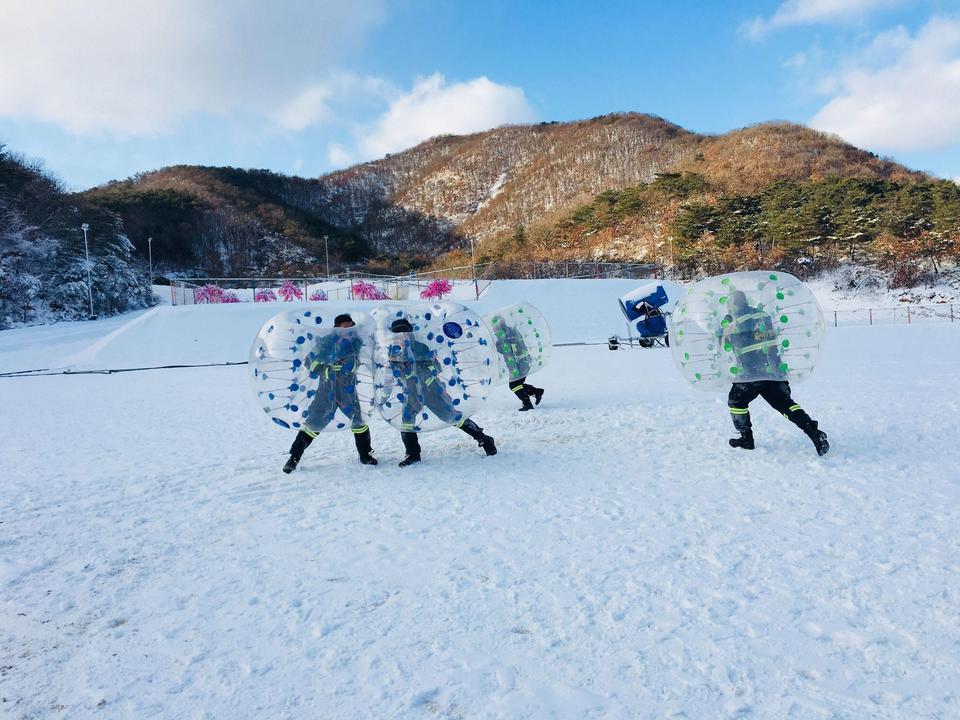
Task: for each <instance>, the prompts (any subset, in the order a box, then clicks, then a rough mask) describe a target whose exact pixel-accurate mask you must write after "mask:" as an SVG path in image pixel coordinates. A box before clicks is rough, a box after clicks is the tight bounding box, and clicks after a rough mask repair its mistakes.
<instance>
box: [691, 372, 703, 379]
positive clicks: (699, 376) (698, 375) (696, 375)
mask: <svg viewBox="0 0 960 720" xmlns="http://www.w3.org/2000/svg"><path fill="white" fill-rule="evenodd" d="M693 376H694V377H695V378H696V379H697V380H699V379H700V378H701V377H703V376H702V375H700V373H694V374H693Z"/></svg>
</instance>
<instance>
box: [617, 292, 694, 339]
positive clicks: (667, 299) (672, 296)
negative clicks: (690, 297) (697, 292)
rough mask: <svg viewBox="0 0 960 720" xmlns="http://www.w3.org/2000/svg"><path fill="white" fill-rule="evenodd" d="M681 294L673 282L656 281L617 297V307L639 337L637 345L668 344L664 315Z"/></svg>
mask: <svg viewBox="0 0 960 720" xmlns="http://www.w3.org/2000/svg"><path fill="white" fill-rule="evenodd" d="M682 293H683V288H681V287H680V286H679V285H677V284H676V283H672V282H670V281H668V280H658V281H655V282H650V283H647V284H646V285H641V286H640V287H638V288H637V289H636V290H632V291H631V292H629V293H627V294H626V295H624V296H623V297H621V298H620V310H621V311H623V314H624V317H626V318H627V321H628V322H629V323H630V324H631V326H632V327H633V328H634V329H636V331H637V334H638V335H639V336H640V337H639V339H638V341H637V343H638V344H639V345H640V347H644V348H651V347H654V346H656V345H660V346H663V347H669V344H670V341H669V340H668V339H667V338H668V332H669V328H668V326H667V318H668V317H669V316H670V312H671V311H672V310H673V306H674V305H676V302H677V300H678V299H679V297H680V295H681V294H682Z"/></svg>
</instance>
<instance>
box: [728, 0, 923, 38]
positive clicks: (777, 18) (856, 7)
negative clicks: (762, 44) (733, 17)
mask: <svg viewBox="0 0 960 720" xmlns="http://www.w3.org/2000/svg"><path fill="white" fill-rule="evenodd" d="M909 1H910V0H784V2H782V3H781V4H780V7H778V8H777V10H776V12H775V13H774V14H773V15H772V16H770V17H769V18H762V17H756V18H754V19H753V20H751V21H749V22H747V23H745V24H744V25H743V26H742V28H741V30H742V32H744V33H745V34H746V35H749V36H750V37H753V38H759V37H762V36H763V35H766V34H767V33H768V32H770V31H771V30H776V29H778V28H783V27H789V26H791V25H808V24H816V23H835V22H846V21H850V20H856V19H859V18H862V17H865V16H866V15H868V14H870V13H871V12H874V11H877V10H883V9H886V8H891V7H895V6H897V5H903V4H904V3H905V2H909Z"/></svg>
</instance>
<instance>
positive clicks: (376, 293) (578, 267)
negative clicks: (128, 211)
mask: <svg viewBox="0 0 960 720" xmlns="http://www.w3.org/2000/svg"><path fill="white" fill-rule="evenodd" d="M655 268H656V266H654V265H647V264H642V263H583V262H555V263H534V262H516V263H493V262H490V263H481V264H478V265H461V266H459V267H452V268H444V269H442V270H431V271H429V272H421V273H415V272H411V273H409V274H407V275H377V274H374V273H366V272H364V273H352V272H348V273H346V274H344V275H338V276H332V277H286V278H279V277H274V278H270V277H248V278H187V279H177V280H172V281H171V283H170V302H171V304H172V305H196V304H202V303H235V302H269V301H273V300H280V299H297V300H386V299H389V300H413V299H418V298H420V294H421V293H422V292H424V291H426V290H427V288H429V287H430V285H431V283H434V282H435V281H437V280H447V281H449V282H450V284H451V285H452V286H453V287H454V288H455V291H456V295H457V297H458V298H460V299H467V298H469V297H470V296H472V299H475V300H479V299H480V296H481V295H483V293H484V291H485V290H487V288H489V287H490V284H491V282H493V281H494V280H503V279H546V278H571V279H574V278H636V279H643V278H649V277H652V275H653V272H654V270H655Z"/></svg>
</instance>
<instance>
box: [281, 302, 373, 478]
mask: <svg viewBox="0 0 960 720" xmlns="http://www.w3.org/2000/svg"><path fill="white" fill-rule="evenodd" d="M333 325H334V327H336V328H340V329H343V330H345V329H347V328H352V327H354V326H355V323H354V322H353V318H352V317H350V316H349V315H346V314H345V315H337V317H336V318H334V321H333ZM362 346H363V341H362V340H361V339H360V338H359V337H358V336H357V335H356V334H355V333H343V334H338V333H330V334H328V335H324V336H323V337H322V338H321V339H320V341H319V342H318V343H317V346H316V347H315V348H314V349H313V350H311V351H310V354H309V355H308V356H307V363H308V367H309V370H310V376H311V377H316V380H317V389H316V394H315V395H314V396H313V400H312V401H311V402H310V407H309V408H308V412H307V418H306V423H304V424H305V425H306V429H304V430H301V431H300V432H298V433H297V437H296V438H294V441H293V445H291V446H290V457H289V458H288V459H287V462H286V464H285V465H284V466H283V471H284V472H285V473H288V474H289V473H292V472H293V471H294V470H296V469H297V465H298V464H299V462H300V458H301V457H302V456H303V451H304V450H306V449H307V447H308V446H309V445H310V443H312V442H313V440H314V438H316V437H317V435H318V434H319V433H320V431H322V430H323V429H324V428H325V427H326V426H327V425H329V424H330V421H331V420H333V417H334V415H336V413H337V408H339V409H340V410H342V411H343V413H344V414H345V415H347V416H348V417H349V418H350V420H351V423H350V430H351V431H352V432H353V439H354V441H355V442H356V445H357V453H359V455H360V462H361V463H363V464H364V465H376V464H377V459H376V458H375V457H374V456H373V451H372V449H371V441H370V428H369V427H368V426H367V424H366V423H365V422H364V421H363V412H362V409H361V405H360V400H359V398H358V397H357V370H358V369H359V367H360V348H361V347H362Z"/></svg>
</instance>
